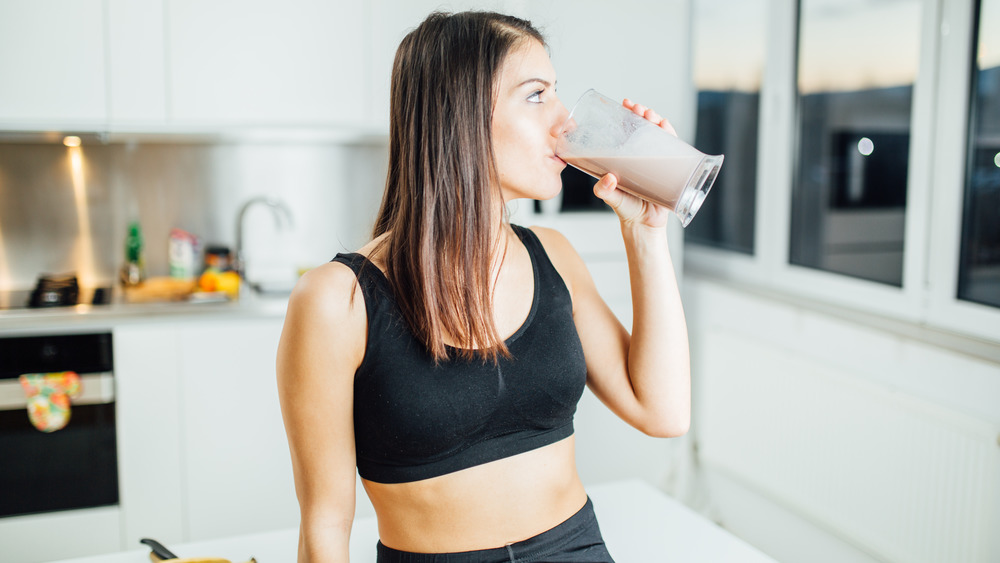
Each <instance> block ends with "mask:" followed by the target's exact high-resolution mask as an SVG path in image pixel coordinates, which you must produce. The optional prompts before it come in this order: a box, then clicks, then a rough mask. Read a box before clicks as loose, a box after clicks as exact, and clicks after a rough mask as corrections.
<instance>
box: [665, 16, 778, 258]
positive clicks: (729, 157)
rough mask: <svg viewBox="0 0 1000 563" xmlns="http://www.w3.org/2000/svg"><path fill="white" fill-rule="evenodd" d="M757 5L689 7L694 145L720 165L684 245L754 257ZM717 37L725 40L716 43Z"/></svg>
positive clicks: (760, 27)
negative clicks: (722, 159)
mask: <svg viewBox="0 0 1000 563" xmlns="http://www.w3.org/2000/svg"><path fill="white" fill-rule="evenodd" d="M766 4H767V3H766V1H765V0H708V1H699V2H696V3H695V5H694V45H693V51H694V82H695V87H696V88H697V90H698V116H697V128H696V132H695V139H694V146H695V147H697V148H698V150H700V151H702V152H704V153H707V154H724V155H725V156H726V160H725V163H724V164H723V166H722V169H721V170H720V171H719V175H718V177H717V178H716V180H715V185H714V186H713V187H712V191H711V193H710V195H709V197H708V198H706V199H705V203H704V204H703V205H702V207H701V209H700V210H699V211H698V215H697V216H696V218H695V219H694V220H693V221H692V222H691V224H690V225H688V227H687V228H686V229H685V239H686V240H689V241H692V242H696V243H699V244H705V245H709V246H715V247H719V248H724V249H728V250H734V251H737V252H742V253H746V254H753V252H754V211H755V202H756V197H757V132H758V123H759V115H760V114H759V107H760V85H761V81H762V79H763V69H764V59H765V33H766V32H765V30H766V28H767V26H766V19H767V12H766V8H767V6H766ZM720 38H725V41H720Z"/></svg>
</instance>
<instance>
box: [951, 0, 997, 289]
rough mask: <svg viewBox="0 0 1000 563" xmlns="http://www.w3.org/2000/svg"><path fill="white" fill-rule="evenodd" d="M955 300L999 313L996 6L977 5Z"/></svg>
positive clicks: (989, 1)
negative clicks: (963, 202)
mask: <svg viewBox="0 0 1000 563" xmlns="http://www.w3.org/2000/svg"><path fill="white" fill-rule="evenodd" d="M978 31H979V33H978V41H977V42H976V59H975V61H976V64H975V68H974V70H973V73H972V106H971V115H970V120H969V129H970V131H969V134H970V139H969V168H968V176H967V178H966V182H965V210H964V217H963V221H962V254H961V263H960V267H959V276H958V297H959V299H964V300H967V301H974V302H977V303H983V304H986V305H992V306H994V307H1000V0H981V1H980V5H979V25H978Z"/></svg>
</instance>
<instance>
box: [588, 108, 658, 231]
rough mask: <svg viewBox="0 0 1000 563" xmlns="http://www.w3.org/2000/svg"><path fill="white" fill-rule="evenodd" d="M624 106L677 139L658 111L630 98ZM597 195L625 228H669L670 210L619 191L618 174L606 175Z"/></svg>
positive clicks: (601, 181) (595, 189)
mask: <svg viewBox="0 0 1000 563" xmlns="http://www.w3.org/2000/svg"><path fill="white" fill-rule="evenodd" d="M622 105H623V106H624V107H625V108H626V109H629V110H631V111H632V112H633V113H635V114H636V115H638V116H639V117H642V118H644V119H646V120H647V121H649V122H651V123H653V124H654V125H656V126H657V127H659V128H661V129H663V130H664V131H666V132H667V133H670V134H671V135H673V136H675V137H676V136H677V131H675V130H674V127H673V125H671V124H670V122H669V121H667V120H666V119H664V118H662V117H660V115H659V114H658V113H656V112H655V111H653V110H651V109H649V108H647V107H646V106H643V105H641V104H637V103H635V102H633V101H632V100H629V99H628V98H625V99H624V100H622ZM594 195H595V196H597V197H599V198H600V199H602V200H603V201H604V202H605V203H607V204H608V205H609V206H611V208H612V209H614V210H615V213H617V214H618V218H619V219H620V220H621V222H622V224H623V225H625V226H633V225H634V226H642V227H647V228H652V229H662V228H665V227H666V225H667V218H668V217H669V216H670V209H668V208H667V207H665V206H662V205H659V204H656V203H650V202H648V201H646V200H644V199H641V198H638V197H636V196H634V195H632V194H630V193H628V192H625V191H624V190H620V189H618V179H617V178H616V177H615V175H614V174H610V173H609V174H605V175H604V177H602V178H601V179H600V181H598V182H597V184H596V185H595V186H594Z"/></svg>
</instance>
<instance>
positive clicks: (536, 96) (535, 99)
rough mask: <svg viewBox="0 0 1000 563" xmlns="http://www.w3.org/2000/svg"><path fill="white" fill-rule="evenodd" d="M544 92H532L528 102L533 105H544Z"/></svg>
mask: <svg viewBox="0 0 1000 563" xmlns="http://www.w3.org/2000/svg"><path fill="white" fill-rule="evenodd" d="M542 92H544V90H538V91H537V92H532V94H531V95H530V96H528V101H529V102H531V103H533V104H540V103H542Z"/></svg>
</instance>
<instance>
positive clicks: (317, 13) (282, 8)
mask: <svg viewBox="0 0 1000 563" xmlns="http://www.w3.org/2000/svg"><path fill="white" fill-rule="evenodd" d="M166 8H167V45H168V47H167V49H168V60H169V63H168V76H169V80H168V82H169V86H168V89H169V90H168V91H169V103H170V108H171V119H172V121H174V122H175V123H177V124H179V125H185V124H191V123H194V124H199V123H204V124H212V125H215V124H222V125H226V124H230V125H240V126H253V125H323V126H330V125H352V124H359V123H361V122H363V120H364V115H365V103H366V97H365V91H366V84H365V80H364V77H365V74H364V67H365V65H364V51H365V49H364V30H365V29H366V21H365V17H364V15H365V8H364V3H363V2H345V1H338V2H331V1H329V0H286V1H284V2H270V1H265V0H251V1H247V0H173V1H171V2H168V3H167V5H166Z"/></svg>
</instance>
